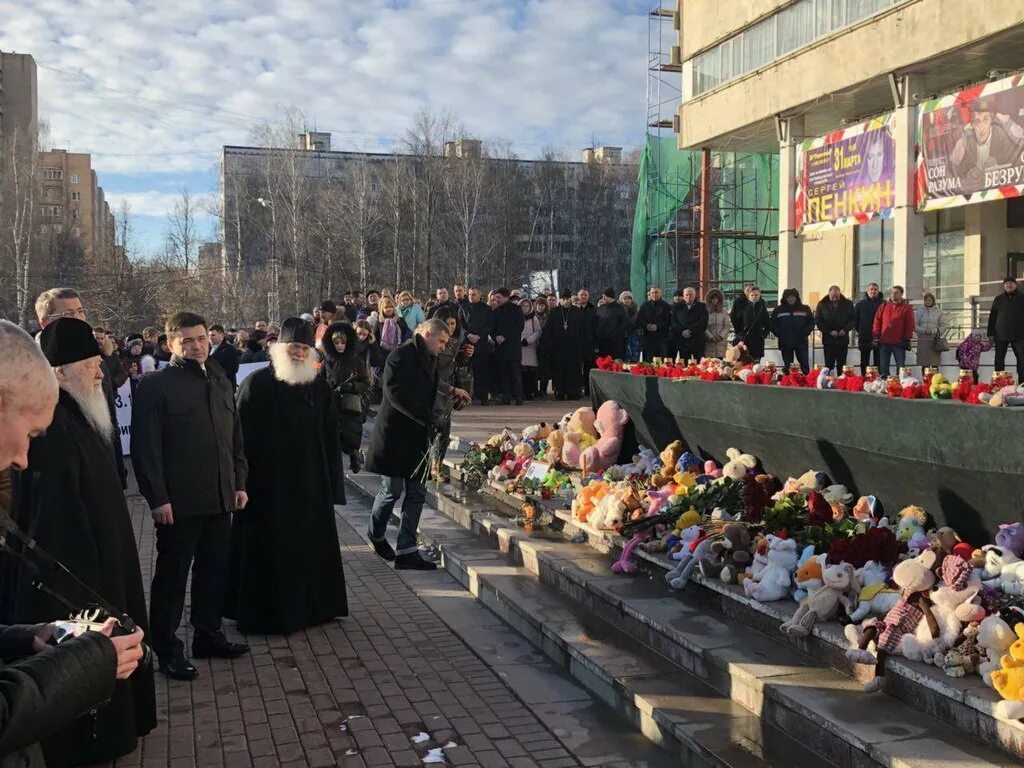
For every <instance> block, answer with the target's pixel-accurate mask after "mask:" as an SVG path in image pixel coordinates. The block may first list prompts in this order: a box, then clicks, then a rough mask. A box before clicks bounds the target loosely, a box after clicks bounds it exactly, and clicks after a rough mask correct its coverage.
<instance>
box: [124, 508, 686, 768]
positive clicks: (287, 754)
mask: <svg viewBox="0 0 1024 768" xmlns="http://www.w3.org/2000/svg"><path fill="white" fill-rule="evenodd" d="M129 503H130V508H131V510H132V514H133V517H134V519H135V523H136V537H137V540H138V541H139V544H140V556H141V560H142V569H143V576H144V579H145V580H146V583H147V589H148V582H149V578H150V576H151V572H152V563H153V560H154V558H155V547H154V544H155V541H154V535H153V526H152V523H151V521H150V517H149V514H148V511H147V508H146V505H145V502H144V501H143V500H142V499H141V498H140V497H139V496H137V495H131V496H130V497H129ZM368 514H369V508H368V506H367V503H366V500H365V498H364V497H362V496H360V495H359V494H358V492H357V491H355V490H352V491H350V504H349V506H348V507H345V508H344V511H343V514H342V515H340V516H339V518H338V532H339V536H340V538H341V542H342V550H343V555H342V556H343V559H344V563H345V571H346V582H347V586H348V593H349V606H350V611H351V615H350V616H349V617H348V618H346V619H344V620H341V621H339V622H337V623H334V624H328V625H325V626H322V627H316V628H313V629H309V630H306V631H304V632H299V633H296V634H294V635H290V636H288V637H274V636H266V637H264V636H249V637H247V638H245V639H246V640H247V641H248V642H249V643H250V644H251V645H252V653H251V655H248V656H245V657H242V658H240V659H236V660H233V661H226V660H202V661H200V660H197V661H196V662H195V663H196V665H197V666H198V667H199V670H200V678H199V679H198V680H196V681H195V682H193V683H191V684H189V683H180V682H175V683H170V684H169V683H168V681H167V680H166V679H165V678H164V677H163V676H162V675H159V674H158V675H157V705H158V710H159V717H160V724H159V725H158V727H157V729H156V730H155V731H154V732H153V733H151V734H150V735H149V736H147V737H146V738H145V739H144V740H143V741H142V743H141V745H140V748H139V750H137V751H136V752H135V753H134V754H132V755H130V756H128V757H126V758H123V759H121V760H119V761H117V763H116V764H117V765H118V766H146V767H147V768H150V767H152V768H165V767H169V768H191V767H192V766H232V767H234V766H254V768H263V767H266V768H269V767H270V766H279V765H285V766H304V765H308V766H334V765H338V766H346V767H349V768H355V767H356V766H390V765H396V766H410V767H411V766H418V765H422V764H424V763H425V762H428V761H431V760H437V759H443V760H444V761H446V763H447V764H449V765H459V766H461V765H480V766H485V767H486V768H491V767H492V766H493V767H494V768H498V767H500V766H512V767H513V768H528V767H529V766H541V767H542V768H561V767H562V766H575V765H593V766H596V765H608V766H613V765H653V764H666V765H667V763H664V762H662V760H661V757H662V753H661V752H659V751H658V750H657V749H655V748H653V747H652V746H651V745H650V743H649V742H647V741H645V740H644V739H643V738H642V737H640V736H638V735H637V734H635V733H633V732H631V731H630V730H629V729H628V728H627V727H626V726H625V725H624V724H623V723H621V722H620V721H619V720H617V719H616V718H615V716H614V715H613V714H612V713H610V712H609V711H608V710H606V709H605V708H604V707H603V705H600V704H596V703H595V702H594V701H592V700H591V699H590V697H589V695H588V694H587V693H586V692H585V691H584V690H582V689H580V688H578V687H577V686H575V685H574V684H573V683H572V682H570V681H569V680H568V679H566V678H565V677H564V676H562V675H561V673H560V672H559V671H558V670H557V669H555V667H554V665H553V664H551V663H550V662H548V661H547V660H546V659H545V658H544V657H543V656H541V655H540V654H539V653H537V652H536V651H535V649H533V647H532V646H530V645H529V644H528V643H527V642H526V641H525V640H524V639H523V638H522V637H521V636H519V635H518V634H516V633H515V632H513V631H512V630H510V629H508V628H507V627H505V626H504V625H502V624H501V622H500V620H499V619H498V618H497V617H496V616H494V615H493V614H492V613H490V612H489V611H488V610H487V609H486V608H484V607H483V606H481V605H480V604H479V603H477V602H476V601H475V599H474V598H473V597H472V595H470V593H468V592H466V591H465V590H464V589H463V588H462V586H461V585H459V584H458V582H456V581H455V580H454V579H452V578H451V577H450V576H449V575H447V574H446V573H444V572H443V571H439V572H437V573H430V574H421V573H413V574H407V573H399V572H395V571H394V570H392V569H391V568H390V567H389V566H388V565H387V564H385V563H384V562H383V561H381V560H380V559H378V558H377V557H376V556H375V555H374V554H373V553H372V552H370V551H369V550H368V549H367V547H366V544H365V542H364V541H363V539H362V537H361V536H360V534H359V533H357V529H356V527H353V525H355V526H357V527H358V528H359V530H363V529H364V526H365V522H364V521H365V519H366V518H367V517H368ZM349 521H352V522H351V523H350V522H349ZM186 616H187V612H186ZM182 631H184V630H182ZM227 631H228V634H229V636H235V635H237V632H236V631H235V628H234V627H233V626H232V625H230V624H228V626H227ZM186 645H187V644H186ZM525 702H529V703H525ZM439 755H440V756H441V757H438V756H439ZM624 755H629V756H630V758H631V759H630V761H628V762H627V761H626V759H625V757H624Z"/></svg>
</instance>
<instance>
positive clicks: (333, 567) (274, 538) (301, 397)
mask: <svg viewBox="0 0 1024 768" xmlns="http://www.w3.org/2000/svg"><path fill="white" fill-rule="evenodd" d="M238 415H239V418H240V420H241V423H242V437H243V440H244V442H245V457H246V459H247V460H248V462H249V479H248V481H247V484H246V491H247V493H248V494H249V504H248V506H246V508H245V509H244V510H242V511H241V512H236V513H235V515H234V522H233V525H232V530H231V567H230V575H229V579H228V585H229V586H228V599H227V603H226V604H227V610H226V611H225V615H226V616H228V617H230V618H233V619H235V620H237V621H238V628H239V629H240V630H241V631H242V632H244V633H247V634H288V633H290V632H295V631H298V630H300V629H303V628H304V627H310V626H313V625H315V624H323V623H324V622H327V621H330V620H331V619H333V618H335V617H336V616H347V615H348V600H347V597H346V594H345V573H344V571H343V570H342V564H341V548H340V546H339V544H338V533H337V529H336V528H335V519H334V504H336V503H338V504H344V503H345V486H344V474H343V472H344V470H343V467H342V461H341V447H340V444H339V440H338V413H337V410H336V408H335V405H334V400H333V398H332V397H331V390H330V387H329V386H328V384H327V382H326V381H325V380H324V377H322V376H318V377H317V378H316V379H314V380H313V382H312V383H310V384H302V385H298V386H291V385H289V384H285V383H284V382H281V381H278V380H277V379H276V378H275V377H274V371H273V367H269V368H263V369H262V370H259V371H256V372H255V373H253V374H250V375H249V376H248V377H246V379H245V380H244V381H243V382H242V383H241V384H240V385H239V387H238Z"/></svg>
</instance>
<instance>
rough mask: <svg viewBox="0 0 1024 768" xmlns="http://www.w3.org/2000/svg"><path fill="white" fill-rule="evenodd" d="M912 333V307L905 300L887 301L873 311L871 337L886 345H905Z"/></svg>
mask: <svg viewBox="0 0 1024 768" xmlns="http://www.w3.org/2000/svg"><path fill="white" fill-rule="evenodd" d="M913 335H914V308H913V307H911V306H910V304H909V303H908V302H906V301H901V302H900V303H899V304H894V303H893V302H891V301H887V302H885V303H884V304H882V306H881V307H879V309H878V312H876V313H875V323H874V326H873V328H872V330H871V338H872V339H874V340H876V341H877V342H878V343H879V344H884V345H885V346H887V347H903V346H906V345H907V344H908V343H909V342H910V339H911V337H912V336H913Z"/></svg>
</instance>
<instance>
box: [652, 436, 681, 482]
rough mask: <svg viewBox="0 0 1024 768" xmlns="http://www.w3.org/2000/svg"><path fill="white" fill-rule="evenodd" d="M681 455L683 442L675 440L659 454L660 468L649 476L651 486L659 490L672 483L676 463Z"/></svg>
mask: <svg viewBox="0 0 1024 768" xmlns="http://www.w3.org/2000/svg"><path fill="white" fill-rule="evenodd" d="M682 455H683V442H682V440H676V441H674V442H671V443H669V444H668V445H667V446H666V447H665V450H663V451H662V452H661V468H660V469H659V470H658V471H657V472H655V473H654V474H653V475H651V485H653V486H654V487H655V488H660V487H661V486H663V485H668V484H669V483H671V482H672V480H673V479H674V478H675V475H676V463H677V462H678V461H679V457H680V456H682Z"/></svg>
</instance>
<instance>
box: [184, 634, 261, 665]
mask: <svg viewBox="0 0 1024 768" xmlns="http://www.w3.org/2000/svg"><path fill="white" fill-rule="evenodd" d="M248 652H249V646H248V645H246V644H245V643H232V642H231V641H230V640H228V639H227V638H226V637H224V636H223V635H221V636H220V637H217V638H210V639H205V638H203V639H200V638H198V637H197V638H196V639H194V640H193V641H192V658H195V659H237V658H238V657H239V656H244V655H245V654H247V653H248Z"/></svg>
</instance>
